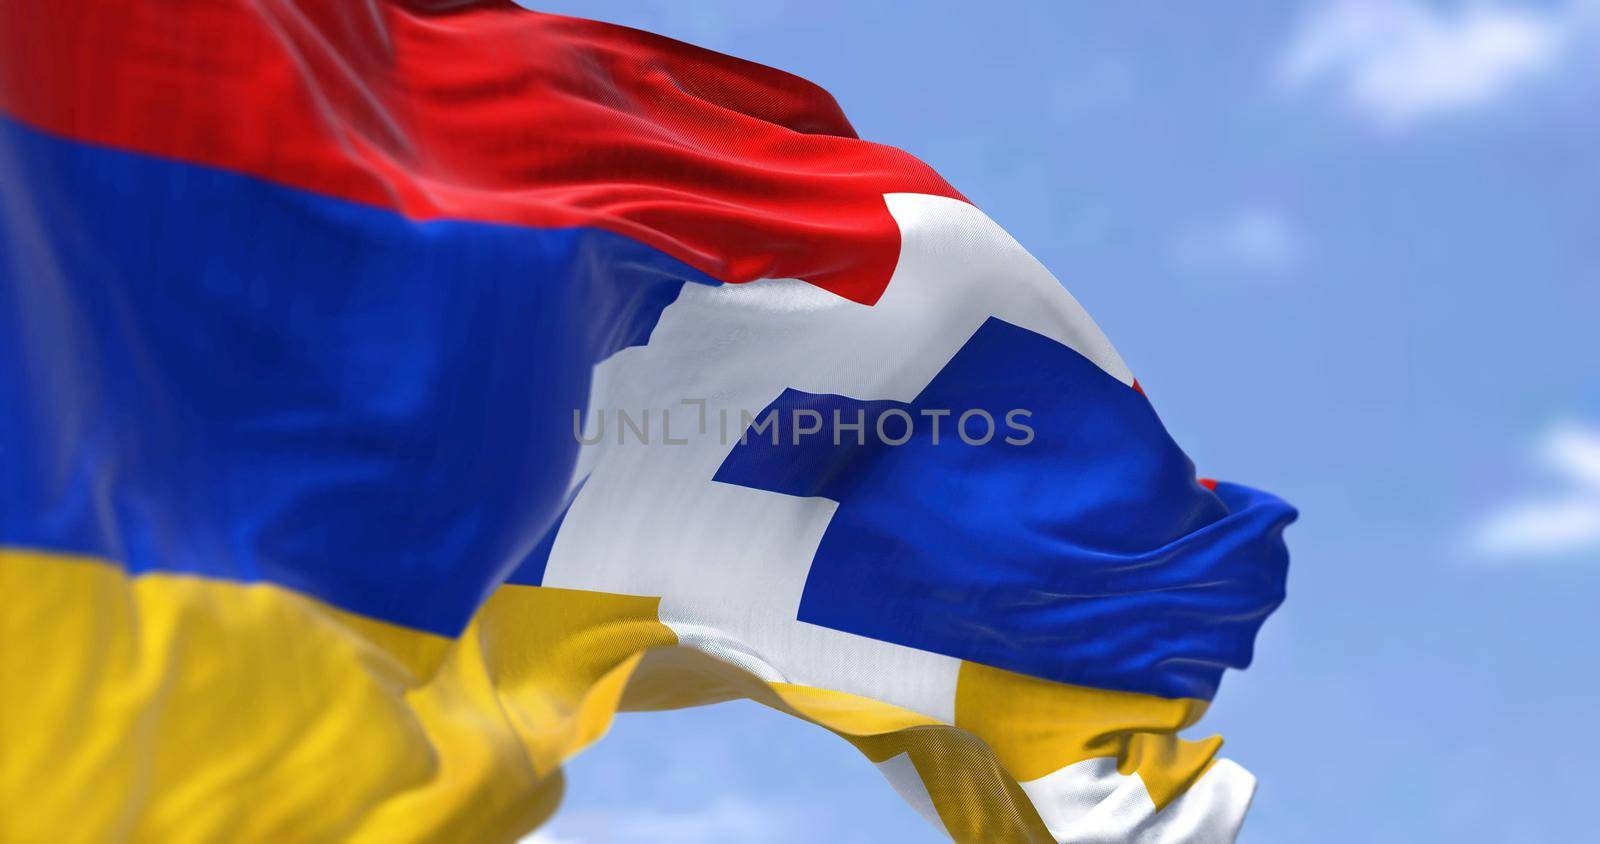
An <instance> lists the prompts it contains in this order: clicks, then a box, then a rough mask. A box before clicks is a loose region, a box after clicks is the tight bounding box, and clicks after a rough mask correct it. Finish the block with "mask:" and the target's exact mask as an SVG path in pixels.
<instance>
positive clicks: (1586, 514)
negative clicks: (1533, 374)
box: [1473, 424, 1600, 558]
mask: <svg viewBox="0 0 1600 844" xmlns="http://www.w3.org/2000/svg"><path fill="white" fill-rule="evenodd" d="M1539 462H1540V463H1541V464H1542V465H1543V467H1544V468H1545V470H1546V471H1548V472H1549V473H1551V474H1552V475H1554V476H1555V477H1557V478H1559V479H1560V480H1559V482H1558V487H1557V488H1556V489H1554V490H1551V491H1549V492H1545V493H1541V494H1540V495H1538V496H1536V497H1532V498H1529V499H1527V500H1524V501H1517V502H1513V503H1511V504H1510V505H1508V506H1507V507H1506V508H1504V509H1503V510H1501V511H1500V512H1498V513H1494V514H1491V515H1490V517H1489V518H1488V519H1487V520H1485V521H1484V523H1483V524H1482V525H1480V526H1479V528H1478V530H1477V532H1476V533H1475V535H1474V537H1473V548H1474V550H1476V551H1477V552H1479V553H1480V554H1482V555H1484V556H1490V557H1500V558H1507V557H1518V558H1525V557H1529V556H1536V555H1556V554H1569V553H1575V552H1582V551H1589V550H1600V429H1595V428H1589V427H1585V426H1582V425H1577V424H1566V425H1561V426H1558V427H1556V428H1555V429H1553V430H1551V431H1550V432H1549V433H1548V434H1547V435H1546V436H1545V438H1544V440H1543V441H1542V442H1541V443H1540V446H1539Z"/></svg>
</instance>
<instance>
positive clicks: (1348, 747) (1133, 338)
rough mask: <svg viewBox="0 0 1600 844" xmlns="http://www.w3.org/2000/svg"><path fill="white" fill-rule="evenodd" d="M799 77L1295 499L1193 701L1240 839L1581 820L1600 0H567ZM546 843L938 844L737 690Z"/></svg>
mask: <svg viewBox="0 0 1600 844" xmlns="http://www.w3.org/2000/svg"><path fill="white" fill-rule="evenodd" d="M536 5H538V6H539V7H540V8H544V9H547V10H550V11H557V12H563V13H567V14H576V15H583V16H587V17H597V18H601V19H605V20H612V21H617V22H620V23H625V24H628V25H632V26H638V27H641V28H645V29H650V30H653V31H656V32H660V33H663V34H666V35H670V36H673V37H677V38H681V39H684V40H687V41H692V42H695V43H698V44H701V45H704V46H707V47H710V48H713V49H716V50H720V51H723V52H727V53H732V54H734V55H738V56H741V57H744V58H749V59H753V60H756V61H759V62H762V63H765V64H770V65H773V66H776V67H780V68H784V69H786V70H790V71H793V72H796V73H799V74H801V75H803V76H806V77H808V78H810V79H812V80H814V81H816V82H818V83H820V84H822V85H823V86H824V87H826V88H828V89H829V90H830V91H832V92H833V93H834V95H835V96H836V97H837V98H838V99H839V101H840V103H841V104H842V105H843V106H844V108H845V110H846V112H847V113H848V114H849V115H850V117H851V119H852V120H853V121H854V123H855V125H856V127H857V128H858V130H860V132H861V134H862V135H863V136H864V137H867V138H870V139H873V140H877V141H882V142H885V143H890V144H894V145H896V146H900V147H903V148H905V149H907V150H910V151H911V152H913V153H915V154H917V155H918V156H920V157H921V158H922V159H924V160H925V161H927V162H929V163H930V164H932V165H933V166H934V167H935V168H937V169H938V170H939V171H940V172H941V173H942V174H944V175H945V176H946V178H948V179H949V180H950V181H951V182H952V183H954V184H955V185H956V186H957V187H958V188H960V189H961V190H962V191H963V192H964V193H965V194H966V195H967V196H968V197H970V198H971V199H972V200H973V201H974V202H975V203H977V204H978V205H979V206H980V207H982V208H983V209H985V210H986V211H987V212H988V214H989V215H990V216H991V217H993V218H995V219H996V220H997V221H999V222H1000V223H1001V224H1002V225H1003V226H1005V227H1006V228H1007V229H1008V230H1010V231H1011V233H1012V234H1013V235H1015V236H1016V237H1017V238H1018V240H1020V241H1021V242H1022V243H1023V244H1024V245H1026V246H1027V247H1028V248H1029V249H1030V250H1031V251H1032V252H1033V253H1034V254H1035V255H1036V256H1037V257H1038V258H1039V259H1040V260H1041V261H1043V262H1044V263H1045V264H1046V265H1047V266H1049V267H1050V268H1051V270H1053V271H1054V272H1055V273H1056V275H1057V276H1058V277H1059V278H1060V279H1061V280H1062V281H1063V283H1065V284H1066V285H1067V286H1068V287H1069V288H1070V289H1071V290H1072V292H1073V293H1074V294H1075V295H1076V296H1077V297H1078V298H1079V299H1080V300H1081V301H1082V302H1083V304H1084V305H1085V306H1086V307H1087V308H1088V309H1089V312H1090V313H1091V314H1093V315H1094V316H1095V318H1096V319H1097V320H1098V321H1099V322H1100V324H1101V326H1102V327H1103V328H1104V329H1105V330H1106V332H1107V334H1109V335H1110V337H1111V338H1112V340H1113V342H1115V343H1116V344H1117V347H1118V349H1119V350H1120V351H1121V353H1122V355H1123V357H1124V358H1126V359H1127V361H1128V362H1129V364H1130V365H1131V366H1132V367H1133V369H1134V372H1135V373H1136V374H1137V375H1138V376H1139V378H1140V381H1141V382H1142V383H1143V384H1144V385H1145V387H1146V389H1147V391H1148V392H1149V394H1150V396H1151V397H1152V399H1153V400H1154V401H1155V403H1156V406H1157V408H1158V409H1159V410H1160V411H1161V414H1162V416H1163V418H1164V419H1165V421H1166V423H1167V426H1168V427H1169V429H1171V430H1172V432H1173V433H1174V435H1175V436H1176V437H1177V439H1178V441H1179V442H1180V443H1182V444H1183V445H1184V446H1185V448H1186V449H1187V450H1188V451H1189V453H1190V455H1191V456H1193V457H1194V459H1195V462H1196V463H1197V464H1198V465H1199V467H1200V469H1201V472H1202V473H1203V474H1208V475H1215V476H1217V477H1222V478H1226V479H1229V480H1235V481H1239V482H1243V483H1248V484H1252V485H1255V486H1260V487H1263V488H1265V489H1269V490H1272V491H1274V492H1277V493H1279V494H1281V495H1283V496H1284V497H1286V498H1288V499H1289V500H1290V501H1292V502H1294V503H1295V504H1296V505H1298V506H1299V507H1300V508H1301V510H1302V513H1303V516H1302V520H1301V522H1300V523H1299V524H1297V525H1296V526H1295V527H1294V528H1293V529H1291V532H1290V546H1291V550H1292V552H1293V554H1294V561H1293V564H1292V571H1291V576H1290V584H1289V588H1290V597H1289V602H1288V603H1287V604H1286V605H1285V606H1284V608H1283V609H1282V610H1280V611H1279V613H1278V614H1277V615H1276V616H1275V617H1274V618H1273V619H1272V620H1271V621H1269V622H1268V623H1267V625H1266V627H1265V629H1264V630H1263V632H1262V635H1261V640H1260V645H1259V648H1258V655H1257V660H1256V664H1255V666H1254V667H1253V668H1252V669H1251V670H1250V671H1248V672H1245V673H1242V674H1240V673H1233V674H1230V675H1229V676H1228V677H1227V678H1226V679H1225V680H1224V684H1223V689H1222V692H1221V694H1220V695H1219V697H1218V699H1217V702H1216V704H1215V706H1214V708H1213V710H1212V712H1211V713H1210V714H1209V715H1208V716H1207V718H1206V720H1205V721H1204V722H1202V724H1201V730H1200V731H1199V732H1202V733H1206V734H1209V733H1210V732H1213V731H1215V732H1220V733H1222V734H1223V735H1224V736H1225V737H1226V739H1227V742H1228V744H1227V747H1226V753H1227V754H1228V755H1229V756H1231V757H1233V758H1234V759H1236V760H1237V761H1239V762H1241V763H1242V764H1244V765H1245V766H1246V767H1248V768H1250V769H1251V770H1252V771H1254V772H1255V773H1256V774H1257V775H1258V776H1259V777H1260V778H1261V781H1262V782H1261V788H1260V791H1259V792H1258V794H1257V799H1256V804H1255V808H1254V810H1253V813H1252V816H1251V819H1250V820H1249V822H1248V823H1247V824H1246V827H1245V832H1244V834H1243V836H1242V838H1241V840H1242V841H1244V842H1257V844H1260V843H1261V842H1278V841H1296V842H1322V841H1327V842H1349V841H1364V842H1380V841H1396V842H1413V841H1423V840H1449V841H1459V842H1478V841H1482V842H1496V844H1503V843H1504V842H1523V841H1526V842H1549V841H1575V840H1582V839H1585V838H1587V837H1588V836H1590V835H1592V820H1589V817H1585V816H1591V817H1592V812H1589V811H1588V806H1589V799H1588V798H1589V796H1590V795H1591V794H1592V793H1593V792H1595V791H1596V790H1597V789H1600V766H1597V765H1596V764H1595V763H1596V760H1597V759H1600V738H1597V737H1596V736H1597V731H1596V730H1595V728H1594V726H1593V718H1592V713H1594V712H1595V711H1596V707H1597V703H1596V701H1597V700H1600V680H1597V679H1596V669H1595V666H1596V665H1597V660H1596V658H1595V647H1596V645H1597V644H1600V622H1597V620H1596V615H1597V611H1600V325H1597V322H1600V108H1597V107H1596V104H1597V103H1600V2H1590V0H1564V1H1563V2H1548V3H1537V4H1534V3H1518V4H1512V3H1507V2H1479V3H1475V4H1469V5H1461V4H1430V3H1424V2H1420V0H1397V2H1335V1H1333V0H1317V1H1316V2H1309V3H1285V2H1281V0H1279V2H1265V0H1260V1H1259V2H1257V1H1256V0H1245V1H1244V2H1234V3H1229V4H1172V3H1149V2H1131V1H1130V2H1119V3H1088V2H1036V3H1027V4H1024V3H1009V2H1000V1H999V0H991V2H986V3H981V4H977V3H959V2H951V3H934V2H919V3H916V4H914V5H913V4H895V3H883V2H861V0H853V2H806V3H792V4H786V3H775V2H756V0H737V2H709V0H699V2H694V3H680V2H671V0H660V2H631V3H630V2H600V1H599V0H585V2H582V3H577V2H554V3H539V4H536ZM568 776H569V784H568V786H569V787H568V797H567V803H566V807H565V809H564V810H563V812H562V814H560V815H558V817H557V819H556V821H555V822H554V824H553V825H552V826H551V828H550V829H549V830H548V831H546V832H545V833H543V834H542V835H541V837H540V840H541V841H547V842H561V844H575V842H582V844H595V843H596V842H609V841H641V840H650V841H653V842H658V843H659V842H666V843H667V844H670V842H677V841H708V840H738V841H750V842H798V841H816V840H828V841H831V842H833V844H846V842H867V841H883V840H892V841H897V842H899V841H918V840H929V841H932V840H938V839H937V838H936V837H935V836H934V834H933V832H932V830H931V829H930V828H929V827H927V826H926V825H925V824H924V822H923V821H922V820H921V819H920V818H918V817H917V816H916V815H915V814H914V813H913V812H912V811H911V810H910V809H908V808H906V807H904V806H902V805H900V803H899V802H898V800H897V798H896V797H895V796H894V794H893V793H892V791H891V790H890V789H889V787H888V786H887V785H886V784H885V783H884V782H883V781H882V780H881V779H880V778H879V777H878V775H877V774H876V772H875V771H874V770H873V769H872V767H871V766H870V765H869V764H868V763H867V762H865V761H864V760H863V759H861V758H860V757H859V756H857V755H856V753H855V751H854V750H852V749H850V748H849V747H848V746H847V745H845V744H844V743H843V742H840V741H838V740H836V739H834V738H833V737H832V736H830V735H828V734H826V733H823V732H822V731H820V730H817V729H816V728H813V727H810V726H808V725H805V724H802V723H799V722H795V721H790V720H788V719H786V718H785V717H783V716H780V715H777V714H775V713H771V712H768V711H766V710H763V709H761V708H759V707H757V706H754V705H751V704H743V703H738V704H724V705H720V706H715V707H709V708H706V709H701V710H691V711H687V712H679V713H667V714H652V715H629V716H623V717H621V718H620V719H619V722H618V724H617V726H616V728H615V729H614V730H613V732H612V734H611V735H610V736H609V737H608V738H607V739H606V740H604V741H603V742H602V743H601V744H600V745H598V746H597V747H595V748H593V749H591V750H590V751H588V752H587V753H586V754H585V755H584V756H583V757H580V758H579V759H578V760H577V761H576V762H575V763H574V764H573V765H571V766H570V767H569V769H568Z"/></svg>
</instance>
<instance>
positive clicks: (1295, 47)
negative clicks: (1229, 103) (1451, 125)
mask: <svg viewBox="0 0 1600 844" xmlns="http://www.w3.org/2000/svg"><path fill="white" fill-rule="evenodd" d="M1593 11H1594V5H1593V4H1591V3H1588V2H1585V0H1569V2H1567V3H1566V4H1564V5H1556V6H1549V7H1542V8H1535V7H1529V6H1524V5H1516V6H1514V5H1509V4H1506V3H1503V2H1478V3H1470V4H1466V5H1461V4H1456V5H1452V6H1450V7H1448V8H1446V7H1442V6H1439V5H1435V4H1430V3H1426V2H1422V1H1421V0H1326V2H1323V3H1322V4H1320V5H1318V6H1315V7H1313V8H1312V9H1311V11H1310V12H1309V13H1307V15H1306V16H1305V17H1304V18H1303V19H1302V21H1301V24H1300V28H1299V31H1298V32H1297V33H1296V35H1295V37H1294V39H1293V40H1292V42H1291V44H1290V46H1289V49H1288V50H1287V51H1286V52H1285V54H1284V57H1283V62H1282V65H1281V67H1280V73H1281V77H1282V81H1283V82H1284V84H1285V85H1286V86H1287V87H1289V88H1290V89H1291V90H1302V89H1305V88H1308V87H1313V86H1328V87H1331V88H1334V89H1337V90H1338V91H1339V93H1340V95H1341V96H1342V97H1343V98H1344V100H1345V102H1346V104H1347V105H1349V106H1350V107H1351V108H1353V109H1355V110H1356V111H1357V112H1360V113H1361V114H1363V115H1365V116H1366V117H1368V118H1370V119H1371V120H1373V121H1374V122H1376V123H1377V124H1379V125H1380V126H1383V127H1385V128H1391V129H1398V128H1404V127H1407V126H1410V125H1412V124H1415V123H1417V122H1419V121H1421V120H1424V119H1426V118H1430V117H1435V116H1439V115H1443V114H1447V113H1451V112H1458V111H1465V110H1469V109H1474V108H1478V107H1482V106H1487V105H1490V104H1492V103H1494V102H1496V101H1499V100H1502V99H1504V98H1506V97H1507V96H1509V95H1510V94H1511V92H1512V91H1514V90H1515V89H1516V88H1517V87H1518V86H1519V85H1521V84H1522V83H1524V82H1526V81H1527V80H1530V79H1532V78H1535V77H1537V76H1539V75H1541V74H1544V73H1546V72H1548V71H1550V70H1551V69H1552V68H1553V67H1555V65H1556V64H1557V63H1558V62H1559V60H1560V59H1561V58H1563V57H1564V55H1565V54H1566V53H1567V52H1568V50H1569V49H1570V48H1571V46H1572V45H1573V43H1574V41H1575V40H1576V39H1577V36H1578V34H1579V33H1580V32H1581V31H1583V30H1586V29H1588V28H1589V27H1590V26H1591V24H1593V23H1594V22H1595V20H1596V16H1595V15H1594V14H1593Z"/></svg>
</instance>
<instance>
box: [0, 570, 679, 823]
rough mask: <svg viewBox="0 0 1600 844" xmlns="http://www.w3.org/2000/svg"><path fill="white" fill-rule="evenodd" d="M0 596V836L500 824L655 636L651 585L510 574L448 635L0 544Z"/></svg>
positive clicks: (584, 738) (662, 637)
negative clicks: (591, 586) (605, 588)
mask: <svg viewBox="0 0 1600 844" xmlns="http://www.w3.org/2000/svg"><path fill="white" fill-rule="evenodd" d="M0 595H4V596H5V605H4V606H5V611H4V612H3V613H0V806H4V807H5V809H4V810H3V811H0V840H3V841H6V842H8V844H9V842H13V841H15V842H34V841H40V842H67V841H85V842H100V841H115V840H136V841H159V842H187V841H195V842H202V841H296V842H300V841H344V840H358V841H360V840H368V841H375V842H385V844H388V842H401V841H421V840H428V841H437V840H472V841H497V840H513V839H515V838H516V837H517V836H518V835H519V834H521V833H522V832H524V831H525V830H526V829H528V828H529V827H531V826H532V825H533V824H535V823H537V822H538V821H539V820H540V819H542V818H543V817H544V816H545V815H547V814H548V813H549V812H550V811H552V810H553V809H554V806H555V801H556V800H557V799H558V798H559V794H560V778H559V776H553V775H552V774H553V772H555V771H556V767H557V766H558V765H559V763H560V761H561V760H562V759H563V758H566V757H567V756H570V755H571V754H572V753H575V752H576V751H577V750H578V749H579V748H581V746H582V745H583V744H585V743H587V742H588V741H592V740H593V739H594V738H595V737H596V736H598V735H599V734H600V733H601V732H603V731H604V729H605V727H606V725H608V724H609V723H610V718H611V713H612V711H613V710H614V708H615V705H616V701H617V699H618V698H619V697H620V694H621V688H622V686H624V685H625V684H626V680H627V674H628V672H629V671H630V670H631V669H632V666H633V664H635V663H636V662H637V659H638V657H637V653H638V651H640V650H641V649H642V648H646V647H650V646H653V645H659V644H671V643H673V642H675V641H676V637H675V636H674V635H673V634H672V631H671V630H669V629H668V628H667V627H665V626H664V625H662V624H661V623H660V622H659V621H657V619H656V603H657V602H656V601H655V600H653V599H645V598H632V597H623V596H616V595H605V594H599V593H579V592H571V593H564V594H558V590H543V589H535V588H532V587H507V588H506V589H503V590H501V591H500V592H499V593H497V594H496V595H495V597H494V598H493V599H492V600H491V601H490V602H489V603H488V604H487V605H486V606H485V608H484V610H483V612H482V613H480V616H479V618H478V620H477V622H475V624H474V625H473V628H472V629H471V630H469V631H468V632H467V634H466V635H465V636H463V638H462V639H461V640H460V641H459V642H458V643H451V642H448V641H446V640H442V639H439V638H438V637H436V636H431V635H429V634H425V633H419V632H416V631H412V630H406V629H402V628H399V627H394V626H391V625H385V624H382V623H380V622H374V621H370V620H365V619H354V618H353V617H351V616H349V615H348V614H344V613H339V612H337V611H334V610H332V609H331V608H330V607H327V606H325V605H323V604H320V603H317V602H315V601H312V600H310V599H308V598H305V597H303V596H300V595H297V594H295V593H292V592H288V591H286V590H283V589H280V588H277V587H274V586H266V585H248V586H247V585H241V584H236V583H229V582H223V581H214V580H205V579H200V578H193V577H183V576H174V575H167V574H150V575H145V576H142V577H138V578H128V577H126V576H125V575H124V574H123V573H122V571H121V570H120V569H118V568H116V567H114V566H111V565H106V564H104V563H103V562H100V561H96V560H92V559H86V558H72V557H64V556H61V555H53V554H44V553H38V552H27V551H0ZM485 631H491V632H492V635H489V636H486V635H485ZM491 640H492V641H491ZM429 665H433V666H436V672H435V673H434V674H432V676H431V677H430V676H427V675H425V674H423V673H419V672H420V671H422V670H424V669H426V668H427V667H428V666H429ZM513 712H514V713H516V715H515V717H514V716H513V715H512V713H513ZM469 794H470V798H469V797H468V795H469ZM357 823H359V825H356V826H352V824H357Z"/></svg>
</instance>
